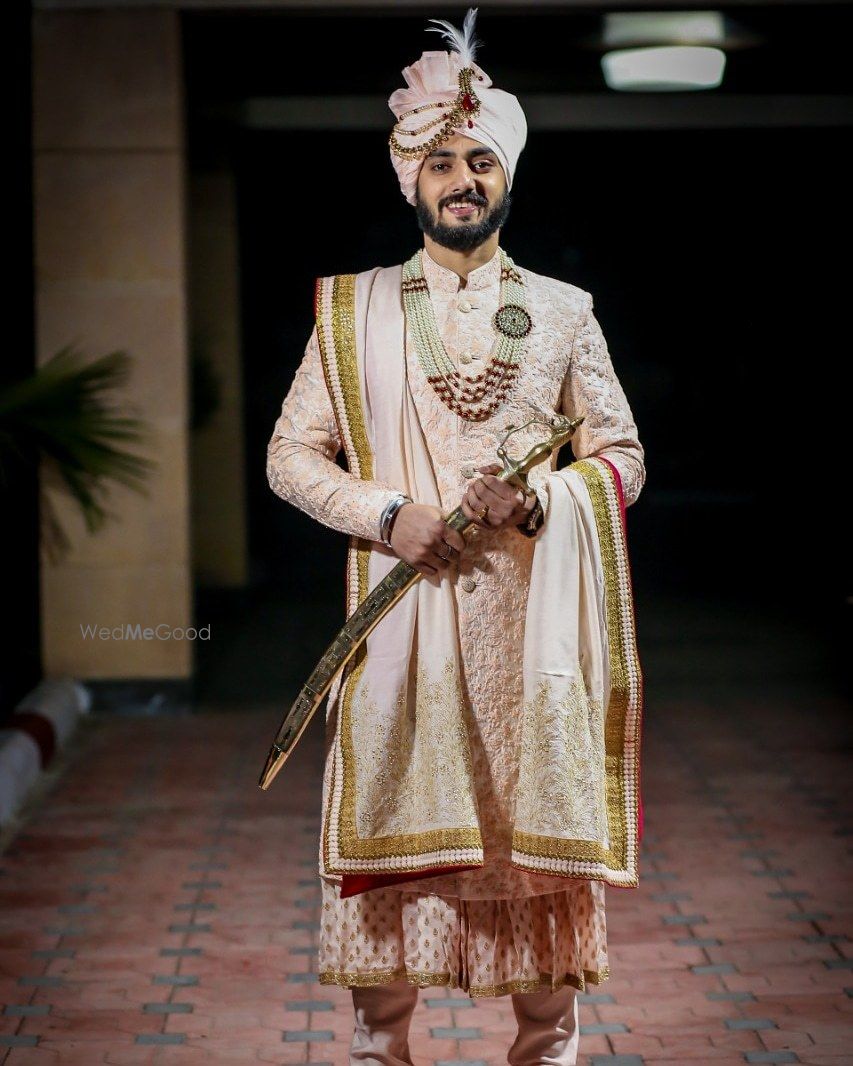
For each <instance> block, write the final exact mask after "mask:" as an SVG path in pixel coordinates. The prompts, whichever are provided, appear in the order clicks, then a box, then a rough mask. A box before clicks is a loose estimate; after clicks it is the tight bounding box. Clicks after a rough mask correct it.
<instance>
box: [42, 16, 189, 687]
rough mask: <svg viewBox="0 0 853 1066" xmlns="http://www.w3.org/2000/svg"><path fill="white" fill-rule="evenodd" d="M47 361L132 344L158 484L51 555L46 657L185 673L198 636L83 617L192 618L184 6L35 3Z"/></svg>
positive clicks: (103, 673) (139, 410)
mask: <svg viewBox="0 0 853 1066" xmlns="http://www.w3.org/2000/svg"><path fill="white" fill-rule="evenodd" d="M33 48H34V69H33V93H34V97H33V112H34V120H33V121H34V130H33V137H34V171H35V173H34V214H35V219H34V222H35V246H36V277H35V287H36V335H37V361H38V363H39V365H41V364H42V363H44V362H45V361H46V360H47V359H48V358H49V357H50V356H52V355H53V354H54V353H55V352H56V351H57V350H58V349H59V348H61V347H63V346H64V345H66V344H68V343H70V342H74V343H75V344H76V345H77V346H78V347H81V348H82V349H83V350H84V351H85V353H86V354H87V355H88V356H91V357H93V358H94V357H96V356H99V355H103V354H105V353H107V352H109V351H113V350H115V349H117V348H121V349H125V350H127V351H128V352H129V353H130V354H131V355H132V357H133V370H132V373H131V376H130V380H129V383H128V385H127V386H126V387H125V389H124V392H123V397H122V398H123V400H124V401H126V403H127V405H129V406H131V407H132V412H131V413H133V414H134V415H136V416H137V417H140V418H142V419H144V420H145V421H146V422H147V423H148V424H149V426H150V428H151V430H152V439H151V441H150V443H147V444H146V445H145V447H144V448H142V447H140V446H137V449H136V450H139V451H144V454H146V455H148V456H150V457H151V458H153V459H155V460H156V461H157V462H158V463H159V467H158V469H157V470H156V471H155V472H154V474H153V475H152V476H151V477H150V479H149V482H148V495H147V496H142V495H138V494H136V493H134V492H132V491H130V490H128V489H125V488H123V487H121V486H116V487H115V488H114V489H113V490H112V493H111V497H110V502H109V508H110V510H111V511H112V512H114V513H115V514H116V515H117V518H116V519H114V520H111V521H109V522H108V524H107V525H106V526H105V528H104V529H103V530H102V531H100V532H98V533H96V534H94V535H90V534H88V533H87V532H86V530H85V527H84V525H83V522H82V520H81V518H80V516H79V513H78V511H77V510H76V508H75V506H74V505H72V504H71V503H70V502H69V501H67V500H65V499H64V498H63V497H61V496H60V495H58V494H56V493H55V492H54V490H52V489H50V490H48V491H50V492H51V494H52V496H51V498H52V499H53V501H54V504H55V506H56V509H57V511H58V513H59V515H60V517H61V519H62V522H63V526H64V528H65V530H66V531H67V532H68V533H69V535H70V536H71V539H72V542H73V547H72V550H71V551H70V553H69V554H68V555H67V557H65V558H64V559H62V560H61V562H59V563H58V564H55V563H51V562H50V561H48V560H47V559H44V560H43V562H42V576H41V598H42V612H41V617H42V649H43V661H44V670H45V673H46V674H47V675H55V674H57V673H70V674H72V675H74V676H77V677H83V678H91V679H107V678H131V679H136V678H174V679H178V678H187V677H189V675H190V673H191V669H192V646H191V645H190V643H189V642H188V641H186V640H179V639H166V640H160V639H154V640H127V639H124V640H119V639H109V640H100V639H86V638H85V637H84V635H83V634H82V633H81V626H86V625H93V626H108V627H114V626H124V625H125V624H131V625H134V624H136V623H139V624H141V625H142V626H143V627H144V626H152V627H153V626H157V625H160V624H162V625H165V626H167V627H170V628H174V627H184V626H189V625H191V624H192V621H193V619H192V586H191V561H190V546H189V526H190V523H189V512H190V505H189V487H188V467H189V464H188V456H189V428H188V372H187V368H188V356H187V349H188V339H187V332H188V331H187V295H186V254H185V217H184V204H185V183H186V178H185V166H186V164H185V147H184V130H183V83H182V71H181V49H180V21H179V15H178V13H177V12H176V11H167V10H155V9H148V10H136V11H127V10H125V11H115V10H114V11H67V10H66V11H57V10H53V11H51V10H38V11H36V12H35V13H34V16H33Z"/></svg>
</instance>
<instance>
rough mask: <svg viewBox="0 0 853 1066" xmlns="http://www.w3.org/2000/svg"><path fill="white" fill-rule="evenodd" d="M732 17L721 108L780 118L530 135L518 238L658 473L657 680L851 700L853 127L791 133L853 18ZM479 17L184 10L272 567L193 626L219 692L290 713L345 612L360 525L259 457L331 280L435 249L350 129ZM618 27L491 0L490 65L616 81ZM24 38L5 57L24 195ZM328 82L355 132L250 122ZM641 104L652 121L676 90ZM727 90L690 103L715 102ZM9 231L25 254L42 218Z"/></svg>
mask: <svg viewBox="0 0 853 1066" xmlns="http://www.w3.org/2000/svg"><path fill="white" fill-rule="evenodd" d="M685 9H689V5H685ZM718 9H719V10H722V11H724V12H726V13H727V14H728V15H730V16H731V18H732V19H733V20H735V23H736V28H737V31H738V33H739V34H741V35H742V36H744V37H747V38H750V39H751V42H752V43H751V44H750V45H749V46H748V47H740V48H732V49H731V50H730V51H728V53H727V54H728V59H727V69H726V74H725V80H724V83H723V85H722V86H721V87H720V88H719V89H717V90H714V94H713V95H722V96H727V95H731V96H732V99H736V100H738V101H745V102H747V103H748V101H749V100H750V99H752V98H753V97H755V98H758V97H763V98H766V97H768V96H778V99H779V108H778V113H775V114H774V115H773V124H772V125H771V124H768V126H767V128H755V127H754V126H743V125H740V124H739V123H738V122H737V121H736V119H737V115H738V112H737V107H735V108H734V109H733V111H732V114H733V116H734V120H733V122H732V125H731V126H730V127H725V126H724V127H717V128H690V126H691V124H690V121H689V118H688V121H686V122H683V123H681V124H680V125H679V127H678V128H659V129H649V128H642V129H640V128H638V129H631V128H625V129H579V128H574V129H567V130H558V131H554V130H551V131H544V130H539V129H535V128H533V129H531V131H530V134H529V138H528V143H527V146H526V148H525V150H524V151H523V153H522V155H521V158H520V161H519V165H518V169H517V171H516V176H515V184H514V189H513V192H514V206H513V209H512V212H511V215H510V219H509V222H508V224H507V226H506V227H505V230H504V232H503V237H502V243H503V245H504V246H505V247H506V249H507V251H508V252H509V254H510V255H511V256H513V257H514V258H515V259H516V260H517V261H518V262H519V263H521V265H523V266H525V267H528V268H530V269H532V270H535V271H538V272H540V273H544V274H547V275H551V276H553V277H557V278H561V279H563V280H565V281H570V282H573V283H574V284H576V285H579V286H581V287H582V288H584V289H587V290H588V291H590V292H592V294H593V296H594V299H595V307H596V314H597V316H598V318H599V319H600V321H601V323H602V325H603V327H604V331H605V335H606V336H607V339H608V343H609V347H610V352H611V355H612V358H613V362H614V365H615V367H616V370H617V373H618V375H619V377H620V379H621V381H622V383H623V385H624V388H625V390H626V393H627V395H628V398H629V400H630V402H631V406H632V409H633V411H634V415H635V417H636V420H637V423H638V427H639V432H640V438H641V440H642V442H643V444H644V446H645V448H646V460H647V471H648V477H647V482H646V486H645V488H644V490H643V493H642V494H641V496H640V498H639V500H638V502H637V503H636V504H635V505H634V506H633V507H631V508H630V510H629V511H628V527H629V544H630V548H631V558H632V565H633V576H634V583H635V592H636V598H637V617H638V627H639V637H640V649H641V655H642V657H643V659H644V662H645V663H646V666H647V674H650V675H651V682H652V686H653V685H654V683H655V680H656V679H657V680H658V681H660V682H661V683H663V682H664V680H666V679H668V680H669V681H671V682H672V683H673V684H675V685H684V686H685V687H688V688H689V687H690V686H691V685H695V684H698V683H699V682H700V681H701V682H702V683H704V684H706V685H710V686H711V687H715V686H716V687H717V688H718V689H719V690H721V691H722V690H723V689H724V688H725V686H727V685H729V684H731V683H735V682H736V683H738V684H740V685H743V684H748V685H753V686H755V688H756V689H757V690H760V689H761V688H762V686H766V685H768V684H770V683H771V682H774V679H775V683H777V684H784V685H787V686H795V685H797V684H804V685H814V684H820V685H821V686H825V687H830V688H832V689H833V690H837V689H839V688H840V687H842V686H845V685H846V677H847V674H848V671H847V670H846V661H845V652H846V648H847V647H848V646H849V644H848V642H847V640H846V639H845V626H846V619H847V615H848V614H849V592H850V585H849V580H848V574H847V569H846V565H845V563H846V558H847V552H846V550H845V549H846V540H847V538H846V526H845V524H844V520H843V518H842V517H841V516H842V514H843V513H844V511H845V510H846V502H847V495H848V485H849V481H850V476H849V467H850V459H849V452H848V446H847V423H848V414H847V411H848V394H847V392H846V390H845V389H844V387H843V384H842V380H843V375H842V368H844V369H846V366H847V362H848V360H849V356H850V344H849V339H848V333H849V327H848V317H849V314H848V309H849V306H850V296H849V292H848V289H849V276H850V272H849V269H847V249H848V247H849V227H848V226H846V225H845V223H846V222H847V210H846V209H847V205H848V201H849V192H848V185H849V180H848V171H847V168H846V167H845V165H844V161H845V158H846V157H845V149H846V148H848V147H849V144H850V128H849V123H848V125H847V126H840V125H838V124H837V122H832V121H829V120H828V121H827V122H826V124H822V123H821V122H820V121H817V122H814V121H813V122H811V124H810V125H808V126H802V125H799V124H797V121H796V120H795V119H793V118H792V120H791V124H790V125H786V108H787V107H788V106H789V101H790V98H791V96H792V95H793V96H799V97H811V96H814V95H815V94H824V95H825V96H827V97H832V96H836V97H839V98H840V97H841V96H846V97H847V98H848V99H849V96H850V92H851V82H853V75H851V65H850V63H849V60H848V54H847V49H848V41H849V36H850V34H849V31H850V29H851V28H853V13H851V7H850V6H849V5H846V4H806V5H798V4H785V5H779V4H760V5H755V6H749V5H743V6H741V5H734V6H731V7H725V6H723V7H721V8H718ZM463 15H464V8H461V7H460V8H456V7H440V6H439V7H433V6H429V8H427V7H424V8H423V9H422V10H416V9H407V10H406V11H404V12H401V11H400V10H397V9H392V8H388V9H379V10H373V11H357V10H355V9H353V10H350V11H346V10H340V9H339V10H336V11H331V10H323V9H322V8H314V9H313V11H312V13H310V14H304V13H293V14H292V13H288V12H281V11H278V12H272V11H265V12H261V11H248V10H247V11H231V12H209V11H208V12H205V11H192V12H186V13H185V14H184V16H183V31H184V59H185V70H186V117H187V131H188V138H189V167H190V171H191V172H193V171H199V172H201V171H204V170H206V169H208V168H210V167H222V166H225V167H227V168H228V169H231V170H233V171H234V173H235V174H236V179H237V194H238V215H239V240H240V259H241V300H242V316H243V318H242V345H243V359H244V395H245V404H246V407H245V422H246V434H247V438H246V447H245V453H246V468H247V486H248V500H249V514H248V520H249V529H250V545H251V556H252V581H251V583H250V586H249V587H248V588H247V589H245V590H241V591H239V592H234V591H228V592H226V591H222V590H209V589H208V590H202V589H199V590H197V595H196V611H195V613H196V618H195V622H196V624H207V623H211V624H212V625H213V626H214V627H216V629H217V631H218V633H219V634H220V639H219V640H216V641H212V642H211V647H209V648H205V647H203V646H199V647H198V648H197V649H196V651H197V655H198V659H197V676H196V678H195V687H196V693H197V697H198V700H199V702H215V703H234V704H241V703H246V702H254V701H257V700H264V701H266V700H272V701H274V702H276V703H281V704H282V706H285V705H289V702H290V698H291V697H292V696H293V695H295V690H296V689H297V688H298V685H299V684H300V683H301V681H302V680H304V676H305V674H306V673H307V671H308V670H309V669H310V667H311V666H312V665H313V663H314V661H315V660H316V658H317V657H318V655H319V654H320V652H321V651H322V650H323V648H324V647H325V645H326V643H327V642H328V640H330V639H331V637H332V635H333V633H334V632H335V630H336V629H337V628H338V627H339V625H340V623H341V622H342V619H343V611H344V606H343V568H344V560H345V553H346V538H345V537H344V536H342V535H340V534H338V533H336V532H333V531H331V530H328V529H326V528H325V527H323V526H321V525H319V524H318V523H316V522H314V521H312V520H311V519H309V518H308V517H307V516H306V515H304V514H302V513H301V512H299V511H297V510H296V509H295V508H293V507H291V506H289V505H288V504H286V503H285V502H284V501H282V500H280V499H278V498H277V497H276V496H275V495H274V494H273V493H272V491H271V490H270V488H269V486H268V484H267V480H266V475H265V452H266V445H267V441H268V440H269V437H270V434H271V432H272V428H273V423H274V421H275V418H276V417H277V414H278V411H279V409H280V405H281V401H282V399H283V397H284V395H285V393H286V392H287V390H288V388H289V387H290V382H291V380H292V378H293V374H294V372H295V369H296V367H297V365H298V363H299V361H300V359H301V358H302V354H303V350H304V346H305V342H306V340H307V337H308V334H309V332H310V329H311V322H312V294H313V283H314V279H315V277H316V276H318V275H321V274H331V273H341V272H355V271H359V270H363V269H365V268H368V267H371V266H375V265H384V264H391V263H396V262H401V261H402V260H403V259H405V258H407V257H408V256H409V255H411V253H412V251H413V250H414V249H415V248H416V247H418V246H419V244H420V243H421V239H422V238H421V234H420V232H419V230H418V229H417V227H416V224H415V220H414V213H413V210H412V208H410V207H409V205H408V204H406V203H405V201H404V200H403V198H402V196H401V194H400V191H399V186H398V184H397V181H396V177H395V175H394V172H393V168H392V166H391V163H390V161H389V158H388V149H387V143H386V138H387V130H368V131H354V130H352V129H347V128H346V127H347V125H348V121H349V117H348V115H347V108H346V98H347V97H351V96H357V95H360V94H365V95H370V96H380V97H382V98H383V99H386V98H387V96H388V95H390V93H391V92H392V91H393V90H394V89H395V88H397V87H399V86H400V85H402V84H403V82H402V77H401V75H400V71H401V69H402V67H403V66H405V65H406V64H407V63H411V62H413V61H414V60H415V59H417V58H418V56H419V55H420V52H421V51H422V50H424V49H430V48H440V47H442V44H441V41H440V39H439V37H438V36H437V35H434V34H427V33H425V32H424V29H425V26H426V19H427V18H429V17H443V18H448V19H450V20H452V21H454V22H457V23H459V22H461V18H462V16H463ZM600 19H601V15H600V13H599V12H596V11H593V10H584V9H581V8H572V9H571V10H568V9H565V10H561V9H560V8H559V7H556V6H551V7H549V8H547V9H544V10H543V9H538V10H531V9H530V8H529V7H524V8H522V7H519V8H517V9H513V8H509V7H508V8H501V9H492V8H488V7H483V6H481V7H480V12H479V18H478V21H479V28H478V35H479V36H480V38H481V39H482V40H483V42H484V44H483V47H482V48H481V50H480V52H479V53H478V61H479V62H480V63H481V64H482V66H483V67H484V68H485V69H486V70H487V71H488V72H489V74H490V76H491V77H492V79H493V81H494V83H495V84H496V85H497V86H499V87H504V88H506V89H507V90H509V91H512V92H516V93H518V94H519V95H521V96H522V98H523V97H524V95H525V94H536V93H542V92H551V93H563V94H566V93H568V94H571V93H576V92H577V93H600V94H603V95H604V94H607V93H608V91H607V89H606V87H605V85H604V82H603V78H602V75H601V72H600V68H599V51H598V50H597V49H596V48H595V47H594V46H593V45H594V38H595V35H596V33H597V32H598V30H599V27H600ZM21 21H22V26H21V36H20V38H19V39H20V40H21V41H22V47H21V49H20V55H19V56H16V57H13V58H14V62H13V63H12V65H11V68H10V69H11V70H12V73H13V76H14V78H15V86H14V94H15V97H14V98H15V100H16V101H18V102H19V103H20V107H16V108H15V109H13V114H14V115H16V116H20V122H19V123H18V124H17V125H16V126H14V127H13V131H12V132H13V135H14V136H15V138H16V139H17V140H18V141H19V142H20V143H21V145H22V150H21V152H19V153H18V154H17V156H16V158H17V160H18V163H19V166H18V167H17V169H16V171H15V175H14V176H15V179H16V182H17V190H18V191H17V200H18V202H20V203H21V205H22V208H26V204H27V203H28V202H29V199H28V197H29V188H30V180H31V174H30V170H29V141H28V137H29V118H30V115H29V95H28V94H29V84H28V78H29V65H28V60H27V59H25V58H24V57H28V55H29V48H28V26H27V27H26V29H25V28H24V24H26V23H27V22H28V20H27V19H26V18H24V19H22V20H21ZM323 95H327V96H331V97H336V96H340V97H341V123H340V125H341V128H340V129H334V130H322V131H319V130H305V131H299V132H296V131H292V130H289V131H279V132H276V131H270V130H261V129H253V128H249V127H248V126H247V125H246V124H245V123H244V122H241V121H240V113H241V112H240V109H241V107H242V106H243V104H244V102H245V101H246V100H248V99H250V98H255V97H294V96H296V97H299V96H323ZM609 95H610V96H611V97H612V96H614V95H622V94H612V93H610V94H609ZM629 95H632V96H634V95H637V94H629ZM642 95H644V96H646V97H647V99H648V100H649V101H650V102H652V103H653V104H654V103H655V101H656V100H659V99H661V98H662V96H663V95H669V94H642ZM709 95H712V94H708V93H701V92H700V93H693V94H688V93H685V94H681V96H682V98H684V99H688V100H689V101H690V103H691V106H692V102H693V101H695V107H696V109H697V114H698V112H699V109H701V107H702V106H703V98H707V97H708V96H709ZM738 106H739V105H738ZM387 117H388V120H389V123H390V121H391V114H390V111H389V112H388V116H387ZM16 121H17V120H16ZM700 125H701V124H700V123H698V122H697V127H699V126H700ZM28 217H29V216H28V212H27V211H26V210H23V209H22V211H21V212H20V219H23V220H26V219H27V218H28ZM16 232H17V231H16ZM15 239H16V241H17V243H16V244H15V245H14V247H16V248H18V249H20V253H21V255H22V257H23V258H24V260H26V259H27V257H30V260H31V252H32V247H31V232H30V230H29V228H28V227H24V228H22V229H21V230H20V234H19V236H18V235H16V238H15ZM21 278H22V279H23V280H20V279H19V282H16V284H17V285H18V289H19V290H20V291H19V295H20V296H21V297H23V298H22V299H20V300H17V299H16V300H14V301H13V306H14V307H15V308H17V311H16V312H15V313H16V314H17V316H18V325H20V326H21V327H22V332H23V337H24V341H23V344H22V345H18V346H16V347H15V348H14V349H13V352H12V354H11V356H10V357H9V358H8V359H7V360H6V361H5V363H4V374H6V375H8V376H9V377H13V378H14V377H15V376H18V375H20V374H23V373H25V372H27V370H28V369H29V368H30V367H31V366H32V365H33V358H32V314H31V307H32V303H31V299H30V300H27V298H26V297H27V293H30V295H31V276H27V275H26V273H23V274H22V275H21ZM570 460H571V455H570V454H565V455H564V456H563V457H562V461H563V462H569V461H570ZM339 461H340V462H341V463H342V464H343V458H342V457H341V458H340V460H339ZM34 506H35V497H34V495H33V497H32V499H30V501H29V505H28V508H24V509H22V511H21V514H20V519H21V520H20V521H19V522H15V523H4V532H3V544H4V558H5V560H6V564H7V565H6V574H7V584H6V587H7V600H6V603H7V616H8V618H10V619H13V620H17V629H16V634H17V640H13V641H12V642H10V644H8V645H7V649H6V650H7V651H10V652H11V655H10V659H9V667H8V668H7V669H6V670H4V677H5V678H6V681H5V682H4V684H5V685H6V686H7V692H6V694H5V695H6V696H7V697H8V695H9V693H13V694H14V691H18V692H19V694H22V693H23V692H24V691H25V690H26V688H27V687H29V686H30V685H31V684H32V683H34V681H35V680H37V677H38V650H37V649H38V618H37V611H36V609H35V605H36V604H37V603H38V587H37V564H36V557H35V552H34V543H35V528H36V527H35V518H34V513H35V512H34ZM706 653H707V654H706ZM711 653H713V654H711ZM649 668H651V669H649Z"/></svg>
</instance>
